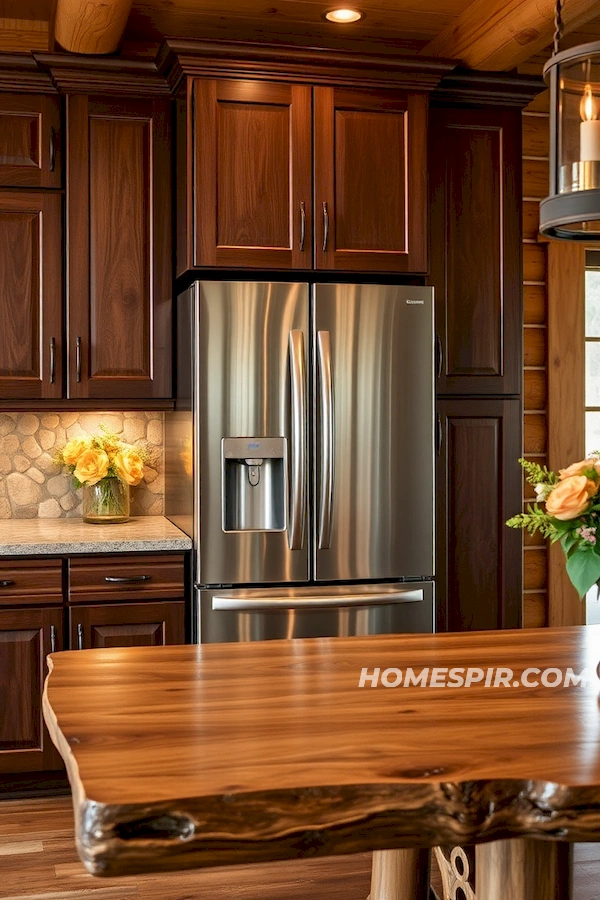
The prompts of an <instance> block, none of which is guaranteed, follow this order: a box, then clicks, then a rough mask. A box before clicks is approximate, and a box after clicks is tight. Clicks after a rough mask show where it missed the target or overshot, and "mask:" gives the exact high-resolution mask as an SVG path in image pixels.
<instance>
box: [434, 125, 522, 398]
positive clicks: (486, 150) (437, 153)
mask: <svg viewBox="0 0 600 900" xmlns="http://www.w3.org/2000/svg"><path fill="white" fill-rule="evenodd" d="M520 119H521V114H520V111H519V110H518V109H510V110H503V109H501V110H499V111H498V110H490V109H484V110H472V109H436V108H434V109H432V110H431V117H430V121H431V153H430V160H429V166H430V196H431V246H432V248H435V253H432V257H431V283H432V284H433V285H434V287H435V293H436V314H437V316H436V328H437V329H438V333H439V335H440V338H441V340H442V344H443V350H444V360H443V369H442V375H441V377H440V378H439V379H438V382H437V390H438V392H440V393H442V394H518V393H520V391H521V381H522V368H523V361H522V342H521V327H522V312H521V310H522V300H521V236H520V229H521V213H520V202H521V200H520V198H521V187H520V177H519V172H520V155H519V153H520V151H519V145H520ZM441 148H443V152H442V150H441ZM475 235H477V239H476V240H477V252H474V245H473V240H474V236H475Z"/></svg>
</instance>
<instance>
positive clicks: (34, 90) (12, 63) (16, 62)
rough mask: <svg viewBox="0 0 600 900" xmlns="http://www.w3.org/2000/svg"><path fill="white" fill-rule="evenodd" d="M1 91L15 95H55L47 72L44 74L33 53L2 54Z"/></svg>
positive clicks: (0, 55) (0, 59)
mask: <svg viewBox="0 0 600 900" xmlns="http://www.w3.org/2000/svg"><path fill="white" fill-rule="evenodd" d="M0 91H2V92H3V93H4V92H6V91H10V92H11V93H13V94H55V93H56V88H55V86H54V84H53V83H52V79H51V78H50V76H49V75H48V73H47V72H42V71H41V70H40V68H39V66H38V64H37V63H36V61H35V59H34V58H33V56H32V55H31V53H10V54H9V53H2V54H0Z"/></svg>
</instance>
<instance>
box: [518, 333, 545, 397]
mask: <svg viewBox="0 0 600 900" xmlns="http://www.w3.org/2000/svg"><path fill="white" fill-rule="evenodd" d="M546 342H547V332H546V328H545V327H544V326H540V325H531V326H528V325H526V326H525V328H524V330H523V362H524V365H525V366H536V367H538V368H543V367H544V366H545V365H546ZM542 408H543V409H545V408H546V407H545V405H544V407H540V406H538V407H536V409H542Z"/></svg>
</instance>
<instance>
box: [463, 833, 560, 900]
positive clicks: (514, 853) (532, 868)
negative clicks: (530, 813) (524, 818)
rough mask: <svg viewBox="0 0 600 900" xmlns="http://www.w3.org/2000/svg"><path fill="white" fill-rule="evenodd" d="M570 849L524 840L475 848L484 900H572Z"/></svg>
mask: <svg viewBox="0 0 600 900" xmlns="http://www.w3.org/2000/svg"><path fill="white" fill-rule="evenodd" d="M570 857H571V845H569V844H565V843H562V842H554V841H534V840H524V839H521V838H518V839H514V840H510V841H493V842H492V843H491V844H479V845H478V846H477V847H476V848H475V861H476V894H477V897H478V898H481V900H506V898H507V897H510V900H569V898H570V896H571V888H570V881H571V879H570V871H569V870H570Z"/></svg>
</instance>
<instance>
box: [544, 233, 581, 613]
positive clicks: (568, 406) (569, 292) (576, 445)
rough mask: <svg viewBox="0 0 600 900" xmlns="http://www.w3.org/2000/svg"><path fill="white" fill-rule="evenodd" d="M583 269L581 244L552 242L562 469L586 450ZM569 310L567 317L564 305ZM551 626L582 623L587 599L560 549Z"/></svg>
mask: <svg viewBox="0 0 600 900" xmlns="http://www.w3.org/2000/svg"><path fill="white" fill-rule="evenodd" d="M584 273H585V250H584V248H583V246H582V245H580V244H576V243H572V242H563V241H560V242H558V241H550V243H549V245H548V466H549V468H551V469H559V468H564V466H565V465H568V463H569V462H570V461H573V460H578V459H582V458H583V455H584V450H585V437H584V427H585V423H584V406H585V399H584V398H585V373H584V334H585V330H584V290H585V289H584ZM565 309H568V310H569V315H568V316H565V314H564V310H565ZM549 575H550V577H549V585H548V594H549V597H548V599H549V622H550V625H579V624H583V622H584V621H585V604H583V603H582V602H581V601H580V600H579V598H578V596H577V593H576V591H575V589H574V587H573V586H572V584H571V582H570V581H569V578H568V576H567V574H566V570H565V561H564V554H563V551H562V548H561V547H560V546H558V545H555V546H554V547H552V548H551V549H550V557H549Z"/></svg>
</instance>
